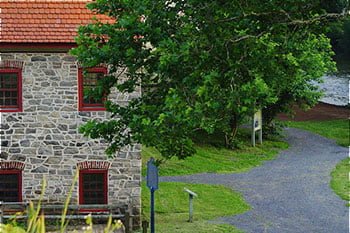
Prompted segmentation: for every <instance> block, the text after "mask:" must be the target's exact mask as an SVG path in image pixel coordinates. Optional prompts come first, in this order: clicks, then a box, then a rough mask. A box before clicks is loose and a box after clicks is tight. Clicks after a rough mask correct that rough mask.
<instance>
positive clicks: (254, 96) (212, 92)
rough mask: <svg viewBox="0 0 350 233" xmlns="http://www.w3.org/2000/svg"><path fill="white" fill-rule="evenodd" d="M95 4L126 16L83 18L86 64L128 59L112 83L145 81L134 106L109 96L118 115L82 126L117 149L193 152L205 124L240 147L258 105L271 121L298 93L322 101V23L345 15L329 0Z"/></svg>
mask: <svg viewBox="0 0 350 233" xmlns="http://www.w3.org/2000/svg"><path fill="white" fill-rule="evenodd" d="M88 7H89V8H90V9H91V10H93V11H95V12H97V13H99V14H105V15H108V16H109V17H111V18H113V19H116V21H115V23H112V24H105V23H101V22H98V21H96V22H95V23H93V24H90V25H87V26H83V27H81V28H80V29H79V36H78V37H77V39H76V41H77V43H78V45H79V46H78V47H77V48H76V49H74V50H73V54H75V55H76V56H77V57H78V60H79V61H80V62H81V63H82V64H83V66H84V67H93V66H96V65H99V64H101V63H104V64H107V65H108V66H109V68H110V71H111V73H117V74H119V71H120V67H123V68H126V70H127V71H126V78H125V77H124V78H122V79H121V78H116V77H118V75H114V76H109V77H107V78H106V79H104V81H103V82H102V83H101V88H103V90H104V92H107V93H108V92H109V91H110V88H111V87H113V86H114V87H116V88H117V89H118V90H119V91H120V92H125V93H130V92H132V91H134V90H135V89H136V88H138V87H140V86H141V87H142V97H140V98H135V99H133V100H132V101H131V102H130V103H129V104H128V105H127V106H119V105H116V104H114V103H112V102H108V103H107V104H106V106H107V109H108V111H110V112H112V119H111V120H107V121H105V122H96V121H92V122H89V123H88V124H86V125H85V126H84V127H83V128H82V131H83V132H84V133H85V135H89V136H90V137H92V138H97V137H102V138H105V139H106V140H107V141H108V142H109V143H110V148H109V149H108V151H107V152H108V153H109V154H110V155H111V154H113V153H114V152H115V151H117V150H119V149H120V148H121V147H122V146H124V145H127V144H130V143H131V142H134V141H136V142H140V143H142V144H144V145H146V146H154V147H156V148H157V149H158V150H159V151H160V152H161V153H162V155H163V156H165V157H168V158H169V157H172V156H177V157H179V158H184V157H186V156H188V155H191V154H193V153H194V149H193V142H192V140H191V138H192V135H193V134H194V132H196V131H197V130H200V129H201V130H203V129H204V130H205V131H207V132H208V133H213V132H215V131H220V132H224V134H225V136H226V145H227V146H228V147H233V146H234V143H235V135H236V132H237V128H238V126H239V125H240V124H241V123H242V122H243V121H244V119H245V118H247V117H250V116H251V115H252V114H253V112H254V111H255V110H256V109H263V111H264V112H265V113H267V114H264V117H265V122H267V123H270V122H271V121H272V119H273V118H274V117H275V116H276V114H277V113H280V112H285V111H289V107H290V106H291V105H292V104H294V103H296V102H297V103H299V104H300V105H304V106H312V105H313V104H315V102H316V101H317V99H318V97H319V96H320V93H319V92H318V91H317V88H316V87H315V86H314V85H313V82H312V81H318V80H319V77H320V76H321V75H323V74H324V73H325V72H327V71H329V70H332V69H333V68H334V63H333V62H332V60H331V56H332V51H331V46H330V43H329V39H327V38H326V37H325V36H324V35H323V34H322V32H323V28H324V25H325V24H326V22H328V21H329V20H336V19H337V18H338V17H339V16H340V15H339V14H336V13H333V14H328V13H326V12H325V11H324V10H323V9H322V8H321V5H320V1H319V0H270V1H266V0H244V1H243V0H234V1H223V0H212V1H203V0H187V1H171V0H142V1H140V0H133V1H128V0H97V1H95V2H93V3H91V4H89V5H88ZM120 77H121V76H120ZM101 88H100V90H101ZM99 93H101V91H99Z"/></svg>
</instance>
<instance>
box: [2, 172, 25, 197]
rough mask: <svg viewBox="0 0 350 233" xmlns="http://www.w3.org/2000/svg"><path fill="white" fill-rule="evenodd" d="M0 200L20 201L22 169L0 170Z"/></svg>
mask: <svg viewBox="0 0 350 233" xmlns="http://www.w3.org/2000/svg"><path fill="white" fill-rule="evenodd" d="M0 201H3V202H21V201H22V171H20V170H4V171H0Z"/></svg>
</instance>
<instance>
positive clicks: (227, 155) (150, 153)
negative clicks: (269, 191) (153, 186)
mask: <svg viewBox="0 0 350 233" xmlns="http://www.w3.org/2000/svg"><path fill="white" fill-rule="evenodd" d="M286 148H288V144H287V143H285V142H278V141H263V145H257V146H256V147H251V146H249V145H243V147H242V149H237V150H228V149H225V148H219V147H214V146H208V145H201V146H196V150H197V153H196V154H195V155H194V156H192V157H188V158H186V159H184V160H179V159H177V158H172V159H170V160H167V161H165V162H163V163H162V164H161V165H160V167H159V172H160V175H162V176H175V175H187V174H194V173H203V172H209V173H210V172H215V173H228V172H237V173H238V172H244V171H247V170H249V169H251V168H253V167H256V166H259V165H261V164H262V163H263V162H264V161H266V160H271V159H273V158H275V156H276V155H277V153H278V152H279V151H280V150H281V149H286ZM150 157H154V158H157V159H161V156H160V154H159V153H158V152H157V150H155V149H153V148H145V147H144V148H143V149H142V162H143V174H145V171H146V166H145V164H146V163H147V161H148V160H149V158H150Z"/></svg>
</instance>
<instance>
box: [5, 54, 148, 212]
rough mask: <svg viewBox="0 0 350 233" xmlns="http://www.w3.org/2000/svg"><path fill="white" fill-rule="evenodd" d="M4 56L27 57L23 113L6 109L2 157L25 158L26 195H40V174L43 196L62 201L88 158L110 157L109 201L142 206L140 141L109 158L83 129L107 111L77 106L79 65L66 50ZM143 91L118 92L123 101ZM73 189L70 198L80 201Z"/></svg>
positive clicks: (35, 197) (24, 59) (99, 142)
mask: <svg viewBox="0 0 350 233" xmlns="http://www.w3.org/2000/svg"><path fill="white" fill-rule="evenodd" d="M0 56H1V60H2V61H4V60H10V61H17V62H23V69H22V80H23V81H22V86H23V90H22V93H23V112H10V113H7V112H2V113H0V116H1V125H0V139H1V148H0V152H1V153H0V160H1V161H20V162H23V163H24V165H25V166H24V170H23V181H22V182H23V183H22V187H23V188H22V196H23V200H38V198H39V196H40V193H41V188H42V179H43V178H45V179H46V181H47V188H46V190H45V195H44V201H45V202H54V203H57V202H58V203H63V202H64V200H65V199H66V197H67V193H68V191H69V188H70V186H71V184H72V182H73V179H74V176H75V174H76V171H77V164H78V163H81V162H84V161H108V162H109V163H110V168H109V170H108V176H109V177H108V203H109V204H111V203H122V204H128V203H132V205H133V206H134V208H135V209H136V210H137V211H140V192H141V187H140V182H141V157H140V145H134V146H130V147H129V148H126V149H125V150H124V151H122V152H120V153H118V154H117V155H116V157H115V158H113V159H107V156H106V155H105V153H104V150H105V148H106V144H105V143H104V142H103V141H102V140H91V139H88V138H85V137H83V136H82V135H81V134H80V133H79V126H81V125H82V124H84V122H86V121H88V120H90V119H100V120H103V119H106V118H107V117H108V113H106V112H104V111H92V112H79V111H78V81H77V80H78V65H77V62H76V59H75V58H74V57H72V56H70V55H67V54H66V53H3V54H0ZM137 95H139V93H134V94H133V95H129V96H126V95H121V94H118V93H114V95H113V100H114V101H117V102H118V103H120V104H123V103H125V102H127V101H128V100H129V99H130V98H133V97H135V96H137ZM77 190H78V187H77V185H76V186H75V188H74V191H73V195H72V201H73V202H72V203H76V202H77V200H78V192H77Z"/></svg>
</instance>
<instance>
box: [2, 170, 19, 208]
mask: <svg viewBox="0 0 350 233" xmlns="http://www.w3.org/2000/svg"><path fill="white" fill-rule="evenodd" d="M1 175H18V176H17V187H18V199H17V201H15V202H22V171H21V170H0V176H1Z"/></svg>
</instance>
